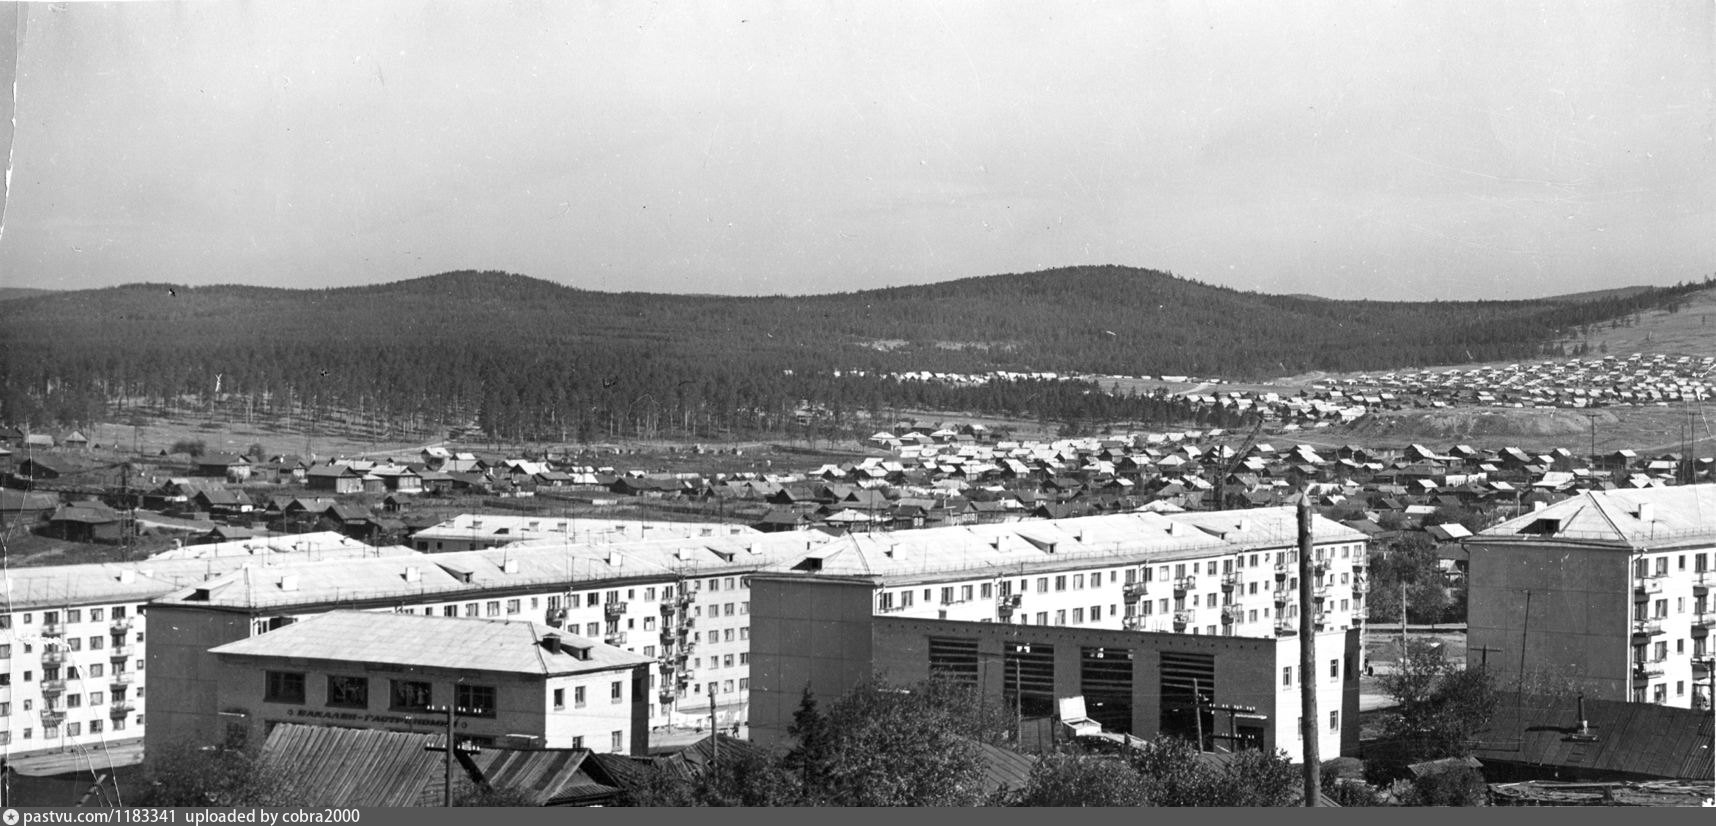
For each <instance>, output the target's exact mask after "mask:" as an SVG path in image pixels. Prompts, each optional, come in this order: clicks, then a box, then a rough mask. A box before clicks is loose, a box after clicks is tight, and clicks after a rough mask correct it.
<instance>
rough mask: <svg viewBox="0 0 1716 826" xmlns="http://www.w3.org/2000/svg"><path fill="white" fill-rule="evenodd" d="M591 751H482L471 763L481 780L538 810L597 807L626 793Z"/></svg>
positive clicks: (473, 756)
mask: <svg viewBox="0 0 1716 826" xmlns="http://www.w3.org/2000/svg"><path fill="white" fill-rule="evenodd" d="M590 757H591V752H590V750H589V749H529V750H525V749H499V748H487V747H485V748H482V749H479V750H478V751H477V752H475V753H474V754H471V755H469V757H468V761H469V763H470V765H471V766H472V768H474V769H475V770H476V771H475V773H476V775H477V778H478V779H479V780H480V781H482V782H483V783H485V784H487V785H488V786H489V788H491V789H494V790H496V791H498V792H513V793H516V794H521V795H523V796H524V797H525V798H527V799H529V800H530V801H531V802H532V803H535V804H536V805H538V806H554V805H564V804H593V803H603V802H607V801H611V800H613V799H614V798H617V797H619V796H620V795H622V794H624V793H625V789H624V788H622V787H620V786H619V785H618V784H617V783H615V782H614V780H613V778H612V777H611V775H610V774H609V773H608V771H607V770H606V769H605V768H604V767H603V766H602V765H601V764H600V763H598V762H597V761H595V760H592V759H590Z"/></svg>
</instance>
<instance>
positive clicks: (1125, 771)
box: [1008, 752, 1150, 806]
mask: <svg viewBox="0 0 1716 826" xmlns="http://www.w3.org/2000/svg"><path fill="white" fill-rule="evenodd" d="M1008 803H1009V805H1013V806H1148V805H1150V795H1149V786H1148V785H1147V784H1146V783H1145V780H1144V778H1143V776H1142V775H1140V774H1139V773H1138V770H1137V769H1135V768H1133V767H1132V765H1131V764H1129V763H1128V762H1127V761H1126V760H1125V759H1123V758H1118V757H1111V756H1107V755H1098V754H1084V753H1079V752H1071V753H1060V754H1049V755H1045V756H1044V757H1043V758H1042V759H1041V760H1038V761H1037V763H1036V764H1035V765H1033V766H1032V767H1031V775H1030V779H1029V780H1027V781H1026V783H1025V787H1024V788H1023V789H1020V790H1019V791H1018V792H1017V793H1016V794H1014V795H1013V796H1012V797H1011V798H1009V799H1008Z"/></svg>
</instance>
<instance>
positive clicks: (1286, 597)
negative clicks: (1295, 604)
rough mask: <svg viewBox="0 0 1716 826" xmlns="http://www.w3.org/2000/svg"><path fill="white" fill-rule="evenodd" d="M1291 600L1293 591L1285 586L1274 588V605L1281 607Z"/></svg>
mask: <svg viewBox="0 0 1716 826" xmlns="http://www.w3.org/2000/svg"><path fill="white" fill-rule="evenodd" d="M1292 600H1293V592H1292V591H1289V590H1287V589H1286V588H1277V589H1275V607H1276V608H1281V607H1283V606H1285V605H1286V604H1287V603H1288V602H1291V601H1292Z"/></svg>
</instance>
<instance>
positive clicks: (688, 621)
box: [679, 614, 697, 628]
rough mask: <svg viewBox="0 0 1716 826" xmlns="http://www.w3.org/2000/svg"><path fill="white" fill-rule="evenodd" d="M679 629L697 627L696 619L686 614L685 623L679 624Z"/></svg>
mask: <svg viewBox="0 0 1716 826" xmlns="http://www.w3.org/2000/svg"><path fill="white" fill-rule="evenodd" d="M679 627H681V628H696V627H697V618H696V617H694V616H691V615H690V614H687V615H685V621H684V622H682V623H680V624H679Z"/></svg>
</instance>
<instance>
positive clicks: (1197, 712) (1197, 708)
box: [1192, 677, 1204, 752]
mask: <svg viewBox="0 0 1716 826" xmlns="http://www.w3.org/2000/svg"><path fill="white" fill-rule="evenodd" d="M1198 688H1199V686H1198V678H1196V677H1193V678H1192V717H1193V718H1195V719H1196V720H1197V726H1198V751H1199V752H1202V751H1203V750H1204V707H1203V698H1201V697H1199V696H1198Z"/></svg>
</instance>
